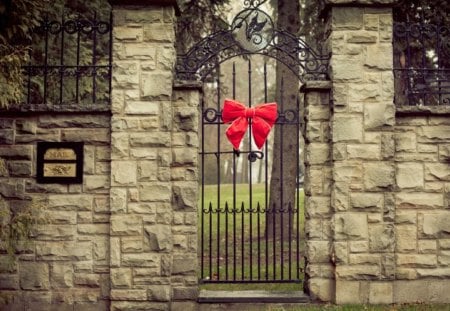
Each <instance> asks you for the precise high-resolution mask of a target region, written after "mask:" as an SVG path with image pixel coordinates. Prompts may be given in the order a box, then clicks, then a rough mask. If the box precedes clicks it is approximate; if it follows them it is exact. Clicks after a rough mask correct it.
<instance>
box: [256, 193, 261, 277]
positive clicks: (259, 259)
mask: <svg viewBox="0 0 450 311" xmlns="http://www.w3.org/2000/svg"><path fill="white" fill-rule="evenodd" d="M256 213H257V214H256V216H257V223H258V224H257V226H258V227H257V228H258V232H257V233H258V280H261V219H260V214H261V206H260V205H259V202H258V205H257V206H256Z"/></svg>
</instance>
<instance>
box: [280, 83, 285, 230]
mask: <svg viewBox="0 0 450 311" xmlns="http://www.w3.org/2000/svg"><path fill="white" fill-rule="evenodd" d="M283 97H284V77H281V87H280V103H281V113H282V114H284V113H285V112H284V99H283ZM283 127H284V119H283V123H282V124H281V125H280V150H279V151H280V201H281V202H280V207H281V208H283V207H284V192H283V185H282V183H283V180H284V176H283V175H284V171H283V169H284V168H283V151H282V150H283V134H284V131H283ZM281 231H283V228H281Z"/></svg>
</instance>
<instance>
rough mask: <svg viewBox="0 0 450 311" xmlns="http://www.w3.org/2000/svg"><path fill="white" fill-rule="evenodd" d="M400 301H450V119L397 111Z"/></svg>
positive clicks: (397, 255) (397, 237)
mask: <svg viewBox="0 0 450 311" xmlns="http://www.w3.org/2000/svg"><path fill="white" fill-rule="evenodd" d="M394 137H395V164H396V185H397V190H398V192H397V193H396V194H395V203H396V214H395V235H396V246H395V251H396V279H397V280H399V281H398V285H397V286H396V290H397V293H396V301H398V302H403V301H411V300H413V299H416V300H421V301H433V300H434V301H442V302H450V298H449V296H448V294H447V293H446V292H445V289H444V288H448V286H449V285H450V226H449V224H450V210H449V206H450V205H449V201H450V194H449V193H450V183H449V181H450V120H449V118H448V116H438V115H434V116H432V115H430V116H426V115H422V116H418V115H415V116H398V117H397V121H396V127H395V134H394Z"/></svg>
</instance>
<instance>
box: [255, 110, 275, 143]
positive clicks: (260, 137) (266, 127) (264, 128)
mask: <svg viewBox="0 0 450 311" xmlns="http://www.w3.org/2000/svg"><path fill="white" fill-rule="evenodd" d="M271 129H272V125H271V124H270V123H268V122H266V121H265V120H264V119H262V118H258V117H256V118H254V119H253V124H252V134H253V139H254V140H255V144H256V147H258V149H262V147H263V146H264V143H265V142H266V139H267V136H269V133H270V130H271Z"/></svg>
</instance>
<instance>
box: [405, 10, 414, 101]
mask: <svg viewBox="0 0 450 311" xmlns="http://www.w3.org/2000/svg"><path fill="white" fill-rule="evenodd" d="M408 22H409V18H408ZM410 31H411V29H410V28H409V29H408V28H407V29H406V46H407V48H406V51H407V54H408V56H407V57H406V68H407V69H406V75H407V80H408V81H407V82H408V104H409V105H412V103H413V100H412V99H413V98H414V97H413V96H414V94H412V93H411V80H410V69H411V48H410V37H409V34H410ZM413 83H414V82H413Z"/></svg>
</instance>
